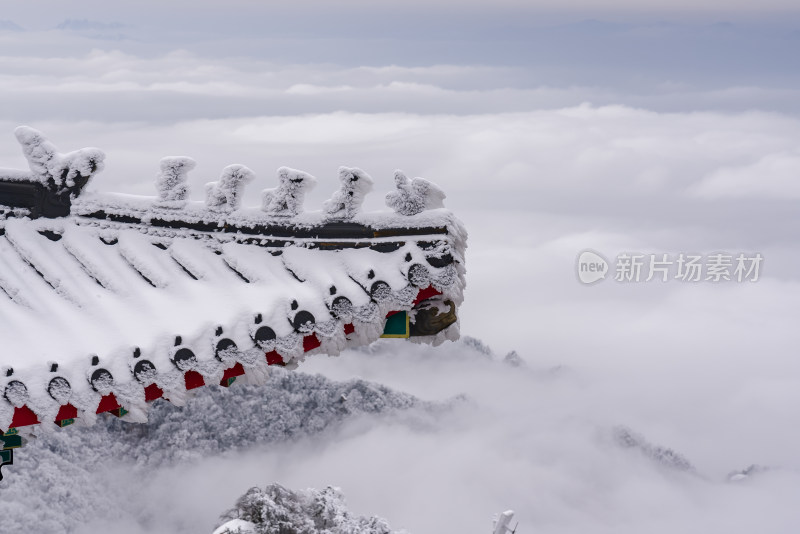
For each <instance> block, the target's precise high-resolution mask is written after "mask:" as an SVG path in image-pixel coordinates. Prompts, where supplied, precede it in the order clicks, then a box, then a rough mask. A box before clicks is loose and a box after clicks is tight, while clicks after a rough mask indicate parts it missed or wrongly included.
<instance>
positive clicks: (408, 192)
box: [386, 170, 445, 215]
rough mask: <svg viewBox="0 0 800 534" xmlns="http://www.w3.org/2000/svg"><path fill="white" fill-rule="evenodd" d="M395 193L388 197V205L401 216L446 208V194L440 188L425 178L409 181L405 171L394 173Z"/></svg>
mask: <svg viewBox="0 0 800 534" xmlns="http://www.w3.org/2000/svg"><path fill="white" fill-rule="evenodd" d="M394 183H395V185H396V186H397V189H396V190H395V191H391V192H390V193H388V194H387V195H386V205H387V206H389V207H390V208H392V209H393V210H394V211H395V212H397V213H399V214H400V215H416V214H418V213H422V212H423V211H425V210H431V209H436V208H443V207H444V199H445V194H444V191H442V190H441V189H439V186H438V185H436V184H434V183H433V182H429V181H428V180H425V179H424V178H414V179H413V180H409V179H408V177H406V175H405V174H404V173H403V171H400V170H397V171H394Z"/></svg>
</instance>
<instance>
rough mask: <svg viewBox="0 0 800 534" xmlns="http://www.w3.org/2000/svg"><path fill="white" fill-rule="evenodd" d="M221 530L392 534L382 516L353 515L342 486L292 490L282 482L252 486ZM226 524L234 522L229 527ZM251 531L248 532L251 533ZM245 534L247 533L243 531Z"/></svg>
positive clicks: (227, 515)
mask: <svg viewBox="0 0 800 534" xmlns="http://www.w3.org/2000/svg"><path fill="white" fill-rule="evenodd" d="M221 519H222V520H223V521H227V523H226V524H225V525H223V526H222V527H220V528H219V529H218V530H217V532H222V533H224V532H226V530H227V532H232V533H233V532H235V530H234V529H239V528H240V526H241V525H246V528H247V530H248V531H249V533H253V534H355V533H356V532H357V533H359V534H391V532H392V530H391V529H390V528H389V525H388V523H387V522H386V521H385V520H384V519H381V518H379V517H358V516H353V515H351V514H350V512H349V510H347V507H346V506H345V502H344V496H343V495H342V492H341V491H340V490H339V489H338V488H334V487H331V486H328V487H327V488H325V489H324V490H322V491H319V490H315V489H307V490H305V491H291V490H288V489H286V488H284V487H283V486H281V485H280V484H270V485H269V486H267V487H266V488H264V489H261V488H257V487H256V488H250V489H249V490H248V491H247V492H246V493H245V494H244V495H242V496H241V497H240V498H239V499H238V500H237V501H236V506H235V507H234V508H232V509H231V510H228V511H227V512H226V513H225V514H223V515H222V517H221ZM226 525H230V527H229V528H227V527H226ZM249 533H248V534H249ZM243 534H244V533H243Z"/></svg>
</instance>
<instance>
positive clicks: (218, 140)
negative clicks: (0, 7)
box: [0, 15, 800, 533]
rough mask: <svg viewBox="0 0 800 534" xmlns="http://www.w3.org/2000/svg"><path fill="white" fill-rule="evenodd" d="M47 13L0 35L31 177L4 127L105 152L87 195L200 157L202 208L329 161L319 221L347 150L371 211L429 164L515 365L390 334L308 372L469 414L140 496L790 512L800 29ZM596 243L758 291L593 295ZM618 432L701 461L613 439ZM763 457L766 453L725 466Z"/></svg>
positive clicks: (608, 527)
mask: <svg viewBox="0 0 800 534" xmlns="http://www.w3.org/2000/svg"><path fill="white" fill-rule="evenodd" d="M3 16H4V17H6V15H3ZM8 16H10V15H8ZM64 18H68V17H66V16H64V17H63V18H60V19H58V20H53V22H52V24H50V23H47V24H41V23H39V24H38V25H37V24H34V23H31V22H30V21H26V20H24V19H17V20H15V21H14V22H15V23H17V25H18V26H20V28H21V30H16V31H15V30H13V29H10V30H6V31H2V32H0V73H2V74H0V95H2V98H0V110H2V114H0V165H1V166H4V167H20V168H25V167H26V163H25V161H24V158H23V157H22V154H21V152H20V150H19V147H18V146H17V145H16V142H15V140H14V137H13V129H14V127H15V126H17V125H19V124H23V123H24V124H28V125H30V126H33V127H35V128H38V129H40V130H42V131H44V132H45V133H46V134H47V135H48V136H49V137H50V138H51V139H52V140H53V142H54V143H55V144H56V145H57V146H58V147H59V148H60V149H61V150H64V151H68V150H74V149H77V148H81V147H83V146H97V147H99V148H101V149H103V150H104V151H105V152H106V154H107V160H106V162H107V165H106V170H105V171H104V172H103V173H102V174H101V175H99V176H98V177H97V178H96V180H95V182H94V183H93V184H91V187H93V188H94V189H96V190H99V191H121V192H127V193H133V194H146V195H152V194H155V189H154V187H153V180H154V177H155V174H156V172H157V170H158V160H159V159H160V158H161V157H163V156H167V155H186V156H191V157H193V158H195V159H196V160H197V161H198V166H197V168H196V169H195V170H194V171H192V173H191V174H190V183H191V185H192V187H193V191H194V193H193V197H194V198H197V199H201V198H202V192H203V188H202V186H203V184H204V183H205V182H208V181H212V180H215V179H217V178H218V176H219V173H220V171H221V170H222V168H223V167H224V166H226V165H228V164H231V163H241V164H245V165H247V166H248V167H250V168H252V169H253V170H254V171H255V172H256V174H257V178H256V180H255V181H254V182H253V183H252V184H250V185H249V186H248V188H247V189H246V191H245V197H244V203H245V205H248V204H250V205H255V204H257V203H258V202H259V192H260V190H261V189H263V188H268V187H273V186H274V183H275V169H277V167H279V166H281V165H286V166H290V167H295V168H299V169H303V170H305V171H307V172H310V173H311V174H314V175H315V176H316V177H317V178H318V179H319V182H320V183H319V185H318V187H317V189H316V190H315V191H313V192H312V194H311V195H309V197H308V199H307V204H306V205H307V209H319V208H320V207H321V204H322V201H323V200H324V199H326V198H328V197H329V196H330V193H332V192H333V191H334V190H335V189H336V169H337V168H338V166H339V165H351V166H358V167H360V168H362V169H364V170H365V171H367V172H368V173H370V174H371V175H372V177H373V178H374V179H375V181H376V187H375V192H374V193H372V194H371V195H370V196H368V197H367V201H366V203H365V207H366V208H367V209H381V207H382V206H383V201H382V197H383V194H385V192H387V191H389V190H390V189H391V187H392V186H393V184H392V180H391V177H392V171H393V170H394V169H395V168H401V169H403V170H405V171H406V172H407V173H408V174H409V175H411V176H422V177H425V178H427V179H429V180H432V181H434V182H436V183H438V184H439V185H440V186H441V187H442V188H443V189H444V190H445V192H447V194H448V198H447V200H446V201H445V204H446V206H448V207H449V208H451V209H453V210H454V211H455V212H456V213H457V214H458V215H459V217H461V218H462V220H463V221H464V222H465V225H466V227H467V229H468V230H469V232H470V240H469V249H468V253H467V272H468V275H467V279H468V288H467V293H466V301H465V303H464V305H463V307H462V309H461V319H462V332H463V333H465V334H467V335H471V336H475V337H478V338H481V339H483V340H484V341H486V342H487V343H488V344H489V345H491V346H492V347H493V348H494V350H495V351H496V353H497V354H498V355H503V354H505V353H506V352H508V351H511V350H517V351H518V352H519V354H520V355H521V356H522V358H523V359H524V361H525V362H527V365H528V367H527V368H522V369H519V368H510V367H507V366H499V365H497V364H496V363H490V362H489V361H488V360H486V361H483V360H480V359H476V358H474V357H472V356H470V357H466V355H464V358H463V360H462V359H460V356H461V355H462V353H463V351H462V349H460V348H459V346H458V345H451V344H448V345H445V346H443V347H440V348H437V349H426V348H412V349H409V348H408V345H404V344H397V343H392V344H387V345H383V349H382V353H383V354H384V355H383V356H380V357H376V356H374V355H369V354H364V353H348V354H346V355H344V356H343V357H341V358H338V359H335V360H328V359H319V360H316V361H313V362H308V363H307V364H306V367H305V369H306V370H309V371H312V372H322V373H324V374H326V375H328V376H331V377H333V378H346V377H351V376H363V377H365V378H369V379H371V380H375V381H377V382H380V383H385V384H388V385H390V386H392V387H396V388H398V389H400V390H402V391H407V392H409V393H413V394H415V395H418V396H419V397H421V398H423V399H426V400H442V399H446V398H450V397H451V396H453V395H459V394H466V395H467V396H468V397H469V398H471V399H473V401H472V402H473V403H474V409H471V410H466V409H465V410H461V411H459V412H458V413H456V414H454V415H453V416H452V418H451V419H447V420H445V421H443V422H442V423H441V426H440V427H439V428H438V429H437V430H436V431H430V429H426V430H425V431H415V430H414V429H409V428H408V427H406V426H397V425H394V424H385V425H380V424H376V425H375V426H374V427H371V428H357V429H354V430H353V431H352V434H351V435H347V436H346V437H344V438H340V439H337V440H334V441H332V442H330V443H324V444H313V445H312V444H307V445H306V446H305V448H300V449H298V448H297V447H286V448H277V449H263V448H256V449H254V450H252V451H251V452H250V453H248V454H243V455H241V456H240V457H237V458H233V459H231V458H227V459H224V460H222V461H220V462H213V463H210V464H209V467H208V469H206V468H205V467H204V468H203V469H199V468H197V469H195V468H187V467H186V466H185V465H180V464H178V465H176V466H175V467H174V468H170V469H165V470H164V471H163V472H162V473H160V474H159V475H158V477H157V478H156V479H154V480H153V481H152V482H148V484H150V485H149V486H148V487H149V488H150V489H149V490H148V491H147V492H145V493H144V496H143V497H142V499H143V501H142V502H145V501H146V502H147V503H150V504H146V505H145V504H141V503H140V506H152V507H153V509H154V510H155V511H154V512H153V513H154V514H156V515H159V514H160V515H161V516H163V517H164V518H174V517H190V516H192V514H198V513H200V511H201V510H202V511H203V514H205V515H202V517H203V518H205V519H204V521H205V522H202V523H201V524H203V525H205V524H206V523H208V522H209V521H210V519H208V518H209V517H211V516H214V514H212V513H211V512H209V511H208V509H214V510H218V511H222V510H223V509H225V508H227V507H229V506H231V504H232V500H234V499H235V497H236V496H238V495H239V494H241V493H242V492H243V491H244V490H246V489H247V487H250V486H253V485H261V486H264V485H265V484H267V483H269V482H273V481H277V482H280V483H281V484H284V485H285V486H287V487H293V488H302V487H305V486H313V487H319V488H322V487H325V486H327V485H328V484H334V485H339V486H342V487H343V489H344V491H345V494H346V496H347V499H348V502H349V503H350V506H351V509H352V510H353V511H354V512H356V513H358V514H360V515H373V514H375V515H380V516H382V517H386V518H387V519H388V520H389V522H390V524H391V525H392V526H393V527H394V528H408V529H409V530H410V531H412V532H416V533H427V532H455V531H464V532H485V531H487V530H488V526H487V525H488V524H489V521H490V519H491V514H493V513H496V512H499V511H502V510H503V509H506V508H514V509H516V510H518V518H519V520H520V521H521V527H520V530H519V532H528V531H542V532H549V533H556V532H576V533H577V532H580V533H585V532H631V533H634V532H637V533H638V532H665V533H666V532H669V533H672V532H676V531H679V532H698V533H699V532H704V533H706V532H722V531H724V532H743V533H744V532H748V533H749V532H754V531H763V532H791V531H795V530H797V528H798V526H800V516H798V514H797V512H796V510H795V509H794V506H793V504H794V503H793V502H792V501H791V497H792V496H793V495H796V494H797V491H798V489H800V478H799V477H798V475H797V469H798V468H799V467H800V463H798V460H797V454H796V451H797V450H798V448H799V447H800V426H799V425H798V424H797V422H798V420H799V417H798V406H800V387H798V386H800V358H798V356H797V354H796V347H797V346H798V344H799V342H800V339H799V338H800V335H799V334H798V332H800V331H798V329H797V328H796V323H797V304H796V303H797V302H798V298H799V297H800V280H798V271H797V268H796V266H797V265H798V264H800V253H798V250H800V248H799V247H798V244H799V243H798V238H797V232H796V228H797V227H798V222H800V221H798V210H797V202H798V197H800V185H798V184H800V181H798V177H800V145H798V139H800V118H798V116H797V109H796V102H797V101H798V100H797V98H796V96H797V91H798V84H797V80H796V76H795V74H793V73H796V72H797V69H794V68H792V65H794V63H793V62H795V61H796V58H794V57H791V54H789V53H788V51H791V50H793V49H796V47H795V48H793V47H792V43H794V39H796V36H797V35H798V34H797V32H796V31H795V30H794V29H793V28H792V27H791V24H790V22H787V21H782V22H780V23H778V22H769V21H766V22H765V21H761V22H759V23H758V24H761V25H760V26H759V25H758V24H756V25H755V26H754V25H753V24H755V23H753V24H750V25H747V24H744V25H742V24H739V25H735V24H734V25H725V24H717V23H716V22H715V21H713V20H712V21H704V22H702V23H700V22H696V21H690V23H687V24H676V23H668V24H667V23H664V24H661V23H658V24H656V23H647V24H643V23H640V24H633V25H631V24H627V23H626V24H620V25H614V24H611V25H608V24H599V23H597V22H589V23H581V24H577V25H572V26H563V27H562V26H552V27H550V29H547V31H545V30H541V31H540V30H537V31H536V32H533V33H531V32H527V33H526V31H523V30H526V27H525V25H524V24H522V23H519V24H517V25H515V24H511V22H509V20H511V19H506V22H508V24H510V26H511V30H509V32H508V34H506V37H502V35H503V34H502V32H501V31H500V30H499V29H497V28H498V23H497V20H499V19H487V27H488V28H489V30H486V29H485V28H484V30H482V31H478V30H476V28H479V26H480V25H479V24H477V23H475V24H473V25H472V26H469V25H468V24H467V22H468V21H467V22H464V20H461V19H459V20H460V22H459V24H460V25H461V26H459V25H458V24H456V25H454V26H450V27H445V26H443V27H442V28H443V29H441V32H440V33H439V34H437V33H436V32H435V31H434V29H436V28H435V25H433V27H429V26H431V24H430V23H429V26H425V25H423V26H425V28H427V29H426V30H425V31H424V32H423V31H422V30H420V29H419V28H418V27H417V28H416V29H413V28H412V29H409V30H408V37H407V39H406V40H407V41H409V42H408V43H406V45H407V46H406V49H405V50H407V53H406V55H405V56H404V55H403V50H404V48H403V46H402V44H403V38H404V35H403V32H399V31H398V32H396V33H389V34H386V35H384V36H381V35H379V34H377V33H378V32H376V31H375V30H374V28H373V29H372V30H365V32H364V33H363V37H361V38H359V37H353V35H355V34H354V33H352V32H350V30H351V29H358V25H355V28H354V27H353V26H347V25H344V26H342V27H341V28H339V30H338V31H334V30H330V29H328V30H327V31H328V33H327V34H325V33H323V35H321V36H320V35H316V36H315V35H312V34H313V32H308V31H306V33H303V32H300V34H301V35H300V36H298V37H291V36H290V33H291V32H290V31H289V29H287V28H283V29H282V33H281V32H279V34H278V35H277V36H275V37H271V38H267V37H263V36H262V37H263V38H257V37H255V36H254V34H255V30H254V29H253V24H250V25H247V24H245V25H243V26H242V27H243V30H242V31H243V33H244V34H245V35H244V36H239V37H238V38H237V37H236V36H235V31H234V30H231V28H230V27H227V26H226V27H225V29H224V30H220V29H219V28H217V29H216V33H215V32H214V31H211V32H210V33H209V35H208V36H207V37H206V38H202V37H199V35H200V34H201V33H202V32H200V31H197V32H195V33H191V32H186V31H185V28H184V29H180V30H176V32H173V33H169V32H161V33H159V32H158V31H156V29H158V28H156V27H155V26H147V27H144V28H143V27H138V26H130V25H128V26H125V25H122V27H120V26H117V25H114V24H112V22H115V21H116V20H117V19H114V18H107V19H104V20H106V22H105V25H103V24H101V25H99V26H98V25H94V26H93V25H91V24H88V25H87V24H76V23H74V21H73V23H71V24H67V25H66V26H64V27H62V28H61V29H56V26H57V25H58V23H59V21H61V20H63V19H64ZM170 20H172V19H170ZM403 20H405V19H403ZM168 22H169V20H168V21H166V22H164V24H167V23H168ZM173 22H174V20H173ZM204 24H205V26H203V27H204V28H209V27H211V25H210V24H209V23H208V20H206V21H205V23H204ZM271 24H272V25H273V26H271V27H272V28H274V27H276V26H279V24H277V23H276V22H274V21H273V22H272V23H271ZM381 24H386V22H385V21H383V22H381ZM520 26H522V28H520ZM459 28H460V29H462V30H464V31H463V32H462V33H459V31H457V30H458V29H459ZM492 28H494V29H495V30H497V31H494V30H492ZM553 28H555V29H553ZM161 29H163V28H161ZM470 29H472V30H475V31H467V30H470ZM528 29H529V28H528ZM22 30H27V31H22ZM490 30H491V31H490ZM426 32H427V33H426ZM548 32H549V33H548ZM534 34H535V35H536V36H537V37H536V38H535V39H534V38H532V37H526V36H529V35H534ZM437 35H438V40H437ZM576 35H577V36H582V37H580V39H577V40H575V39H573V38H574V36H576ZM520 36H522V37H520ZM248 39H250V41H249V40H248ZM570 39H573V40H570ZM244 43H252V46H249V44H248V45H246V44H244ZM453 43H456V44H459V43H460V44H461V45H463V46H462V48H461V49H460V54H456V53H454V52H452V50H453V48H452V47H453V46H454V44H453ZM686 43H690V44H691V46H689V44H686ZM592 44H594V45H597V46H596V47H594V48H596V51H593V47H592V46H591V45H592ZM294 45H296V46H294ZM540 45H541V46H540ZM545 45H550V47H549V48H548V47H547V46H545ZM669 46H673V48H669ZM664 47H665V48H664ZM662 48H664V49H665V50H667V51H668V52H669V51H671V52H672V53H666V52H664V51H663V50H662ZM637 50H638V51H639V52H640V54H639V55H637V54H636V51H637ZM369 51H371V53H368V52H369ZM656 51H658V53H656ZM428 52H429V54H428V55H426V53H428ZM651 57H652V58H653V60H652V61H648V58H651ZM587 58H588V59H587ZM584 249H593V250H596V251H598V252H600V253H601V254H603V255H604V256H605V257H606V258H607V259H609V260H611V261H612V262H613V260H614V259H615V258H616V256H617V255H618V254H621V253H623V252H640V253H643V254H662V253H665V254H669V255H671V256H673V257H676V256H677V255H678V254H680V253H697V254H703V255H707V254H711V253H716V252H723V253H729V254H738V253H740V252H741V253H747V254H755V253H760V254H761V255H762V256H763V258H764V261H763V264H762V265H761V272H760V279H759V280H758V281H757V282H742V283H737V282H729V283H720V284H715V283H712V282H707V281H701V282H698V283H684V282H680V281H677V280H671V281H669V282H666V283H661V282H657V281H651V282H647V283H645V282H640V283H632V282H629V283H623V282H616V281H614V280H613V279H612V278H613V273H612V275H610V276H608V277H607V279H606V280H604V281H601V282H598V283H597V284H595V285H592V286H584V285H582V284H580V283H579V282H578V279H577V276H576V272H575V269H576V264H575V262H576V257H577V255H578V253H579V252H580V251H582V250H584ZM387 353H388V355H389V356H387V355H386V354H387ZM620 425H622V426H625V427H629V428H631V429H632V430H633V431H634V432H637V433H640V434H641V435H642V436H644V438H645V439H646V440H647V441H648V442H649V443H653V444H655V445H657V446H666V447H670V448H672V449H674V450H675V451H677V452H678V453H680V454H681V455H683V457H685V458H687V459H688V460H689V461H690V462H691V463H692V465H693V466H694V470H693V471H691V472H688V473H687V472H685V471H679V472H677V471H675V470H674V469H671V468H669V467H665V466H663V465H661V464H659V463H658V462H653V461H652V459H650V458H649V457H648V456H647V454H644V453H640V451H639V449H634V450H630V449H625V448H622V447H620V446H619V445H618V443H617V440H616V439H615V437H614V436H615V435H617V434H615V430H614V429H615V428H618V427H619V426H620ZM645 449H646V448H645ZM645 449H642V450H645ZM23 454H24V452H23ZM754 463H755V464H759V465H763V466H767V467H770V468H771V469H770V470H767V471H764V472H761V473H760V474H758V475H756V476H753V477H751V478H750V479H748V480H746V481H745V482H744V483H740V484H728V483H726V475H727V474H728V473H729V472H731V471H732V470H737V469H744V468H746V467H747V466H749V465H750V464H754ZM223 475H224V476H223ZM11 476H13V474H12V475H11ZM224 477H227V478H225V479H226V480H230V481H233V482H231V485H230V486H224V485H223V486H220V484H222V483H221V482H220V480H222V479H223V478H224ZM218 487H224V488H226V489H225V491H224V492H223V493H224V495H223V494H220V493H215V490H214V488H218ZM155 488H163V489H161V490H156V489H155ZM189 497H191V498H189ZM204 497H205V498H204ZM225 499H229V500H230V501H229V502H221V501H222V500H225ZM170 521H172V519H170ZM170 524H172V523H170ZM192 524H193V525H194V524H195V523H192ZM211 526H213V525H209V527H211ZM92 528H96V529H98V530H97V531H100V530H102V529H100V527H97V525H95V526H94V527H92ZM131 528H134V527H131ZM134 531H135V530H134ZM209 531H210V530H209Z"/></svg>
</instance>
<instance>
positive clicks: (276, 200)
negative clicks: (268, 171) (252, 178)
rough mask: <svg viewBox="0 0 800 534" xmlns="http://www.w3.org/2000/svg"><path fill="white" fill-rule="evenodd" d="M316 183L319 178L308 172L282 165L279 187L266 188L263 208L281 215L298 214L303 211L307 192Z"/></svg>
mask: <svg viewBox="0 0 800 534" xmlns="http://www.w3.org/2000/svg"><path fill="white" fill-rule="evenodd" d="M316 184H317V179H316V178H314V177H313V176H311V175H310V174H308V173H305V172H303V171H298V170H296V169H290V168H289V167H281V168H280V169H278V187H276V188H273V189H265V190H264V193H263V195H264V196H263V197H262V199H263V202H262V208H261V209H263V210H264V211H265V212H267V213H268V214H269V215H276V216H279V217H293V216H295V215H298V214H299V213H301V212H302V211H303V201H304V200H305V198H306V193H307V192H308V191H310V190H311V189H313V188H314V186H315V185H316Z"/></svg>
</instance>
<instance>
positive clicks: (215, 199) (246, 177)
mask: <svg viewBox="0 0 800 534" xmlns="http://www.w3.org/2000/svg"><path fill="white" fill-rule="evenodd" d="M255 176H256V174H255V173H254V172H253V171H252V170H250V169H248V168H247V167H245V166H244V165H228V166H227V167H225V168H224V169H222V176H220V178H219V180H218V181H216V182H209V183H207V184H206V206H208V207H209V208H211V209H213V210H221V211H233V210H236V209H239V206H240V205H241V203H242V198H241V197H242V191H243V190H244V186H245V185H246V184H248V183H250V182H252V181H253V178H255Z"/></svg>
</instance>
